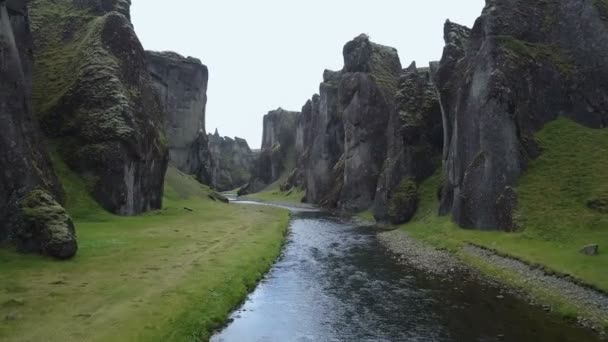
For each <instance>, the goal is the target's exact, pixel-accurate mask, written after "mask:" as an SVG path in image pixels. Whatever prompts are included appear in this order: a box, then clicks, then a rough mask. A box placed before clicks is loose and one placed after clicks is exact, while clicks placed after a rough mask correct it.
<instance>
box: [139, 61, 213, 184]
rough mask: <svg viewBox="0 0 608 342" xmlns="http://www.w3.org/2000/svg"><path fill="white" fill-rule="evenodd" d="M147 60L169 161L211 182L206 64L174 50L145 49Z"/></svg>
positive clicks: (211, 166) (211, 160)
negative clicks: (161, 114) (161, 111)
mask: <svg viewBox="0 0 608 342" xmlns="http://www.w3.org/2000/svg"><path fill="white" fill-rule="evenodd" d="M146 60H147V63H148V69H149V71H150V75H151V77H152V80H153V84H154V88H155V89H156V91H157V92H158V94H159V96H160V100H161V103H162V104H163V107H164V112H165V114H166V118H165V133H166V135H167V141H168V146H169V160H170V163H171V164H172V165H174V166H175V167H177V168H178V169H179V170H180V171H182V172H184V173H186V174H189V175H194V176H196V178H197V179H198V180H199V181H200V182H201V183H203V184H206V185H212V183H213V179H212V178H213V177H212V172H213V168H214V167H213V159H212V156H211V153H210V151H209V144H208V138H207V133H206V132H205V110H206V106H207V83H208V80H209V72H208V70H207V67H206V66H205V65H203V64H202V63H201V61H200V60H198V59H196V58H193V57H187V58H186V57H183V56H180V55H179V54H177V53H174V52H153V51H146Z"/></svg>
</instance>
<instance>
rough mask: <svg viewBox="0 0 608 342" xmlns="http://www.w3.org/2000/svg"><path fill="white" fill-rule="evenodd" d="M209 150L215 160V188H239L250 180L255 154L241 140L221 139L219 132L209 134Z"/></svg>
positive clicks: (224, 189)
mask: <svg viewBox="0 0 608 342" xmlns="http://www.w3.org/2000/svg"><path fill="white" fill-rule="evenodd" d="M209 149H210V151H211V155H212V156H213V160H214V168H213V175H212V178H213V187H214V188H215V189H217V190H218V191H228V190H233V189H236V188H239V187H241V186H243V185H245V184H247V182H248V181H249V180H250V178H251V170H252V169H253V165H254V161H255V159H256V156H255V154H254V153H253V152H252V151H251V149H250V148H249V145H248V144H247V141H246V140H244V139H241V138H234V139H231V138H229V137H221V136H220V134H219V133H218V131H217V130H215V133H214V134H209Z"/></svg>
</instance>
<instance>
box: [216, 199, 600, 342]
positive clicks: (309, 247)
mask: <svg viewBox="0 0 608 342" xmlns="http://www.w3.org/2000/svg"><path fill="white" fill-rule="evenodd" d="M292 216H293V217H292V221H291V226H290V230H289V235H288V240H287V244H286V245H285V248H284V251H283V255H282V257H281V258H280V259H279V260H278V261H277V263H276V264H275V265H274V267H273V268H272V270H271V271H270V272H269V274H268V275H267V277H266V278H265V279H264V280H263V281H262V282H261V283H260V284H259V285H258V287H257V288H256V289H255V291H254V292H253V293H252V294H250V296H249V297H248V298H247V300H246V301H245V302H244V304H243V305H242V307H241V308H240V309H238V310H237V311H235V312H234V313H233V314H232V316H231V319H232V321H231V323H230V324H229V325H228V326H227V327H226V328H225V329H224V330H222V331H221V332H218V333H217V334H216V335H215V336H213V337H212V339H211V341H213V342H248V341H252V342H253V341H256V342H257V341H263V342H267V341H272V342H275V341H276V342H289V341H297V342H299V341H303V342H304V341H319V342H324V341H517V342H526V341H547V342H549V341H551V342H553V341H557V342H558V341H569V342H585V341H596V340H598V339H597V337H596V336H595V335H594V334H592V333H590V332H588V331H587V330H584V329H582V328H578V327H575V326H572V325H569V324H565V323H564V322H562V321H560V320H559V319H556V318H554V317H553V316H551V315H549V314H547V313H545V312H544V311H543V310H542V309H539V308H537V307H533V306H531V305H529V304H527V303H526V302H525V301H522V300H520V299H518V298H516V297H514V296H512V295H510V294H509V293H503V292H502V291H501V290H500V289H499V288H495V287H492V286H490V285H488V284H483V283H481V282H478V281H474V280H471V279H470V277H464V276H463V277H460V276H458V275H457V276H455V277H453V278H452V279H442V278H440V277H433V276H429V275H426V274H424V273H421V272H419V271H416V270H414V269H412V268H408V267H406V266H403V265H399V264H397V263H396V262H395V261H394V260H393V258H391V255H390V254H389V253H388V252H386V251H385V250H384V248H382V246H380V245H379V243H378V241H377V240H376V238H375V233H374V232H373V231H372V230H371V229H370V228H369V227H360V226H357V225H356V224H354V223H352V222H351V221H348V220H342V219H340V218H337V217H334V216H331V215H329V214H326V213H321V212H311V211H298V212H293V214H292Z"/></svg>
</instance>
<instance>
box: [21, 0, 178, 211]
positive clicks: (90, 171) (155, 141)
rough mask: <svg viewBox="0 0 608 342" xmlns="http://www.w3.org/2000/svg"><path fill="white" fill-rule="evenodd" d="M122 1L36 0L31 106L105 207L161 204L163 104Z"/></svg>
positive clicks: (145, 207)
mask: <svg viewBox="0 0 608 342" xmlns="http://www.w3.org/2000/svg"><path fill="white" fill-rule="evenodd" d="M128 5H129V1H127V0H115V1H111V0H110V1H105V0H104V1H99V0H78V1H72V0H57V1H46V0H33V1H32V3H31V7H30V8H31V18H32V29H33V35H34V52H35V60H36V64H35V68H34V91H33V94H34V108H35V111H36V114H37V116H38V117H39V119H40V121H41V124H42V127H43V130H44V131H45V133H46V134H47V136H48V137H50V138H52V139H53V140H54V141H55V142H56V144H57V145H58V147H59V151H60V153H61V155H62V157H63V159H64V160H65V161H66V162H67V164H68V165H69V167H70V168H71V169H73V170H74V171H76V172H78V173H79V174H80V175H81V176H82V177H83V178H84V179H85V180H86V183H87V186H88V189H89V191H90V192H91V194H92V195H93V197H94V198H95V199H96V200H97V201H98V202H99V203H100V204H101V205H102V206H103V207H104V208H105V209H106V210H108V211H110V212H113V213H117V214H121V215H135V214H138V213H142V212H145V211H148V210H152V209H159V208H160V207H161V202H162V195H163V179H164V174H165V171H166V168H167V161H168V152H167V141H166V140H167V139H166V137H165V135H164V132H163V131H164V127H163V116H164V113H163V108H162V105H161V104H160V102H159V99H158V96H157V94H156V91H155V90H154V88H153V87H152V82H151V80H150V75H149V73H148V70H147V67H146V58H145V54H144V50H143V48H142V46H141V44H140V42H139V40H138V38H137V35H136V34H135V32H134V30H133V26H132V25H131V23H130V21H129V18H128V17H127V16H126V15H128Z"/></svg>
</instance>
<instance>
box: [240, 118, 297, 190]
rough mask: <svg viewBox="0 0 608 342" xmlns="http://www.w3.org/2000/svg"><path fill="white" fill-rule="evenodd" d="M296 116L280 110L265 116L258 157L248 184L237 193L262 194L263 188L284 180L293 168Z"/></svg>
mask: <svg viewBox="0 0 608 342" xmlns="http://www.w3.org/2000/svg"><path fill="white" fill-rule="evenodd" d="M299 115H300V113H298V112H290V111H286V110H284V109H282V108H279V109H277V110H273V111H270V112H268V114H266V115H264V131H263V136H262V149H261V151H260V154H259V156H258V157H257V159H256V161H255V163H254V166H253V170H252V176H251V179H250V180H249V183H248V184H247V185H246V186H244V187H243V188H241V189H240V190H239V195H246V194H250V193H254V192H258V191H260V190H262V189H263V188H264V187H265V186H267V185H270V184H272V183H274V182H276V181H278V180H279V179H280V178H281V177H282V176H285V177H286V176H287V172H291V171H292V170H293V169H294V166H295V160H296V155H295V140H296V122H297V120H298V116H299Z"/></svg>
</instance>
